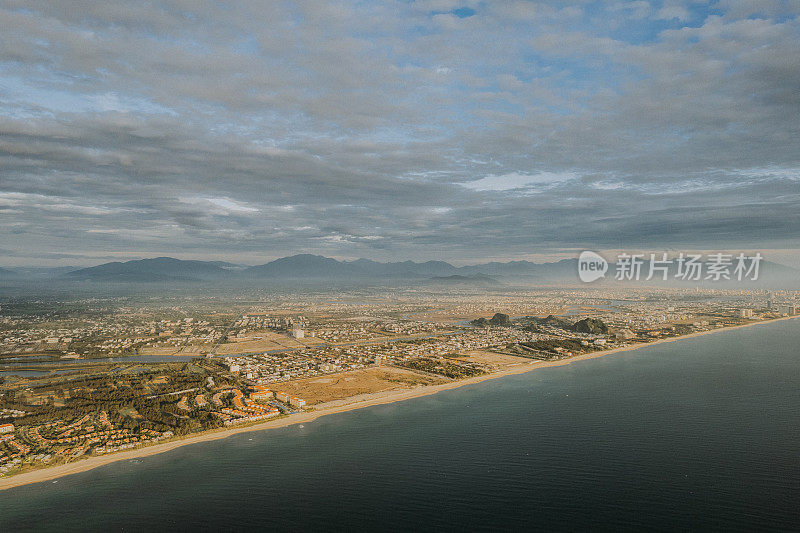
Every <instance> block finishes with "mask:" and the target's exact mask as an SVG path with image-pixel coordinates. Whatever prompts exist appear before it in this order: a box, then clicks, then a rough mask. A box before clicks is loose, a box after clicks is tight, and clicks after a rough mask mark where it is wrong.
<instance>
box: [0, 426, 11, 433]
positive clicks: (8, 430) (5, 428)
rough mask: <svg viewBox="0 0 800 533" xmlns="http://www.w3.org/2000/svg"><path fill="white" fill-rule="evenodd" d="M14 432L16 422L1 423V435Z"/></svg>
mask: <svg viewBox="0 0 800 533" xmlns="http://www.w3.org/2000/svg"><path fill="white" fill-rule="evenodd" d="M5 433H14V424H0V435H3V434H5Z"/></svg>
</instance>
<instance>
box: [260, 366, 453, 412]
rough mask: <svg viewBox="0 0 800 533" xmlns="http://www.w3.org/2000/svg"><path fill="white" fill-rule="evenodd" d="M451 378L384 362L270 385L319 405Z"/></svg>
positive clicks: (435, 383)
mask: <svg viewBox="0 0 800 533" xmlns="http://www.w3.org/2000/svg"><path fill="white" fill-rule="evenodd" d="M447 381H449V380H447V379H445V378H436V377H433V376H428V375H423V374H418V373H416V372H413V371H411V370H406V369H402V368H396V367H391V366H384V367H371V368H365V369H363V370H354V371H351V372H341V373H338V374H328V375H325V376H317V377H313V378H305V379H298V380H294V381H285V382H282V383H274V384H271V385H269V387H271V388H273V389H275V390H280V391H284V392H288V393H289V394H291V395H293V396H299V397H300V398H303V399H304V400H306V401H307V402H308V405H316V404H320V403H325V402H331V401H334V400H342V399H344V398H350V397H352V396H358V395H361V394H373V393H376V392H385V391H391V390H400V389H409V388H413V387H418V386H421V385H437V384H440V383H445V382H447Z"/></svg>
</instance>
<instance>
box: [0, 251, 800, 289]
mask: <svg viewBox="0 0 800 533" xmlns="http://www.w3.org/2000/svg"><path fill="white" fill-rule="evenodd" d="M608 259H609V260H611V261H612V263H610V264H609V266H608V271H607V272H606V275H605V278H604V279H601V280H597V281H595V282H593V283H591V284H590V286H617V285H622V284H626V285H651V286H652V285H659V286H672V287H695V286H701V287H705V288H708V287H719V288H726V289H728V288H737V287H739V288H748V287H749V288H800V271H798V270H797V269H794V268H790V267H787V266H784V265H781V264H778V263H772V262H769V261H762V263H761V269H760V275H759V279H758V281H756V282H752V281H748V282H747V283H744V282H739V281H735V280H734V281H720V282H713V281H707V280H705V279H703V280H699V281H689V280H680V279H676V276H675V275H676V274H677V264H676V263H673V265H672V266H671V267H670V268H669V270H668V279H667V281H662V280H661V279H660V276H657V277H656V279H653V280H651V281H647V280H646V278H647V275H648V274H649V269H650V263H649V262H648V261H643V262H642V265H641V270H640V277H639V281H638V282H636V281H627V280H622V281H619V280H616V279H615V275H616V266H615V264H614V263H613V261H615V260H616V258H612V257H609V258H608ZM707 268H708V267H707V263H706V264H703V272H704V274H703V276H705V272H706V270H707ZM64 270H65V269H64V267H58V268H17V269H14V270H11V269H0V280H4V281H5V280H20V279H22V280H46V279H66V280H93V281H105V282H152V281H162V282H163V281H216V280H231V281H240V282H246V281H263V282H269V281H293V282H297V281H299V282H303V281H310V282H315V281H326V282H327V281H352V282H374V283H380V282H384V281H391V282H405V283H423V284H431V283H435V284H439V285H445V284H450V285H457V284H461V285H464V284H471V285H474V286H480V285H483V286H489V285H494V284H502V283H522V284H525V285H553V286H555V285H566V284H568V285H578V284H582V283H581V282H580V281H579V279H578V261H577V259H563V260H561V261H555V262H552V263H532V262H530V261H509V262H507V263H501V262H497V261H492V262H489V263H484V264H479V265H467V266H462V267H456V266H453V265H451V264H450V263H446V262H444V261H426V262H422V263H416V262H414V261H400V262H393V263H380V262H377V261H372V260H369V259H357V260H354V261H339V260H336V259H333V258H330V257H325V256H321V255H312V254H299V255H292V256H288V257H282V258H280V259H276V260H274V261H271V262H269V263H266V264H263V265H257V266H251V267H245V266H242V265H237V264H234V263H228V262H222V261H184V260H180V259H174V258H171V257H157V258H154V259H141V260H135V261H126V262H113V263H105V264H102V265H98V266H95V267H90V268H81V269H78V270H71V271H69V272H66V273H65V272H64Z"/></svg>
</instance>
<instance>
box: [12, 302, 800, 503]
mask: <svg viewBox="0 0 800 533" xmlns="http://www.w3.org/2000/svg"><path fill="white" fill-rule="evenodd" d="M794 318H797V317H784V318H778V319H774V320H765V321H763V322H752V323H750V324H743V325H741V326H733V327H728V328H718V329H713V330H710V331H703V332H698V333H692V334H690V335H683V336H680V337H671V338H669V339H660V340H657V341H654V342H650V343H642V344H635V345H631V346H624V347H620V348H615V349H613V350H605V351H600V352H593V353H590V354H586V355H578V356H575V357H570V358H568V359H562V360H559V361H549V362H543V361H529V360H525V361H524V362H520V363H518V364H511V365H510V366H508V367H506V368H505V369H504V370H501V371H498V372H493V373H491V374H486V375H483V376H477V377H474V378H467V379H463V380H460V381H448V382H446V383H439V384H435V385H422V386H417V387H414V388H411V389H402V390H387V391H383V392H375V393H371V394H360V395H358V396H355V397H352V398H347V399H341V400H334V401H330V402H326V403H321V404H318V405H317V406H316V407H315V408H314V410H313V411H311V412H304V413H298V414H294V415H291V416H288V417H286V418H281V419H278V420H272V421H268V422H264V423H261V424H254V425H251V426H246V427H238V428H224V429H218V430H213V431H208V432H205V433H200V434H197V435H194V436H191V437H186V438H182V439H176V440H173V441H169V442H164V443H161V444H154V445H151V446H145V447H143V448H139V449H133V450H125V451H122V452H117V453H113V454H108V455H102V456H98V457H89V458H87V459H84V460H80V461H76V462H74V463H68V464H65V465H60V466H54V467H50V468H43V469H40V470H35V471H31V472H25V473H23V474H18V475H16V476H11V477H8V478H0V490H4V489H9V488H12V487H18V486H21V485H27V484H30V483H40V482H42V481H48V480H52V479H55V478H58V477H62V476H66V475H69V474H76V473H78V472H85V471H87V470H91V469H93V468H97V467H99V466H103V465H107V464H109V463H113V462H115V461H124V460H130V459H134V458H137V457H145V456H148V455H155V454H159V453H164V452H168V451H170V450H174V449H175V448H178V447H180V446H186V445H188V444H196V443H199V442H207V441H212V440H218V439H224V438H227V437H229V436H231V435H235V434H237V433H246V432H250V431H261V430H264V429H270V428H277V427H285V426H290V425H294V424H303V423H308V422H311V421H313V420H316V419H317V418H319V417H321V416H325V415H329V414H334V413H341V412H345V411H352V410H355V409H362V408H365V407H370V406H373V405H381V404H386V403H392V402H398V401H403V400H408V399H411V398H418V397H420V396H427V395H429V394H435V393H437V392H440V391H443V390H448V389H455V388H458V387H463V386H465V385H471V384H474V383H480V382H482V381H486V380H489V379H495V378H499V377H503V376H508V375H512V374H521V373H524V372H529V371H531V370H536V369H539V368H548V367H554V366H564V365H570V364H572V363H575V362H578V361H584V360H587V359H596V358H598V357H605V356H607V355H611V354H614V353H619V352H624V351H630V350H636V349H638V348H643V347H646V346H655V345H657V344H662V343H665V342H674V341H680V340H683V339H689V338H693V337H700V336H702V335H708V334H711V333H715V332H717V331H729V330H732V329H740V328H746V327H750V326H755V325H758V324H768V323H772V322H778V321H781V320H789V319H794Z"/></svg>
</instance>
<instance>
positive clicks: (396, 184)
mask: <svg viewBox="0 0 800 533" xmlns="http://www.w3.org/2000/svg"><path fill="white" fill-rule="evenodd" d="M0 28H2V31H0V257H2V263H0V264H2V265H3V266H14V265H31V264H49V265H56V264H61V265H66V264H69V265H84V264H96V263H100V262H104V261H107V260H115V259H128V258H140V257H153V256H157V255H171V256H174V257H182V258H204V259H223V260H230V261H235V262H242V263H250V264H255V263H261V262H265V261H267V260H269V259H273V258H276V257H280V256H283V255H288V254H291V253H300V252H311V253H321V254H325V255H329V256H335V257H345V258H355V257H368V258H373V259H378V260H398V259H400V260H402V259H408V258H410V259H443V260H450V261H454V262H471V261H480V260H484V259H513V258H533V259H536V258H540V259H541V258H548V257H560V256H569V255H574V252H575V251H576V250H578V251H579V250H582V249H593V250H619V249H628V250H633V249H636V250H650V251H658V250H727V249H729V250H740V249H742V250H755V249H759V250H770V251H772V252H771V253H772V254H773V255H772V257H773V258H775V259H779V260H780V259H782V260H784V262H789V263H791V262H795V263H797V262H798V261H800V260H799V259H798V256H799V254H798V249H800V1H798V0H742V1H736V0H718V1H716V2H711V3H710V6H709V4H708V3H707V2H689V1H683V0H675V1H673V0H663V1H645V0H637V1H631V2H616V1H609V2H592V1H583V2H573V3H569V2H530V1H515V0H507V1H506V0H504V1H491V2H488V1H472V0H464V1H451V0H417V1H411V0H402V1H389V0H386V1H382V2H376V1H371V0H370V1H364V2H337V1H311V0H309V1H303V2H296V3H295V2H278V1H248V0H238V1H236V2H210V1H202V0H180V1H173V2H156V1H150V2H145V1H142V2H130V1H129V0H120V1H117V0H104V1H103V2H75V1H69V0H59V1H57V2H53V1H31V0H25V1H12V0H0ZM768 258H770V257H768Z"/></svg>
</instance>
